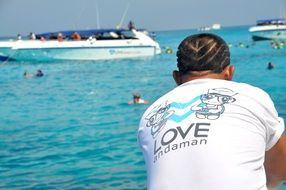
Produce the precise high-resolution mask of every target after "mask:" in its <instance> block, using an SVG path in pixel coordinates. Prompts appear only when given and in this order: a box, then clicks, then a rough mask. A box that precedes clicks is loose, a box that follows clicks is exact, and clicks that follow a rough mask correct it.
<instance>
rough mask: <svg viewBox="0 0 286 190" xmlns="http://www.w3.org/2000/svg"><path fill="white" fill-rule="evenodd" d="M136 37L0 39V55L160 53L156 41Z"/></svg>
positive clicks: (88, 56)
mask: <svg viewBox="0 0 286 190" xmlns="http://www.w3.org/2000/svg"><path fill="white" fill-rule="evenodd" d="M135 34H136V35H137V37H138V39H119V40H118V39H117V40H96V39H89V40H82V41H72V40H70V41H62V42H61V41H57V40H48V41H40V40H19V41H6V42H0V56H2V57H9V58H10V59H13V60H18V61H57V60H109V59H123V58H136V57H149V56H154V55H156V54H159V53H161V49H160V46H159V44H158V43H157V42H156V41H154V40H153V39H152V38H150V37H149V36H147V35H145V34H143V33H141V32H136V31H135Z"/></svg>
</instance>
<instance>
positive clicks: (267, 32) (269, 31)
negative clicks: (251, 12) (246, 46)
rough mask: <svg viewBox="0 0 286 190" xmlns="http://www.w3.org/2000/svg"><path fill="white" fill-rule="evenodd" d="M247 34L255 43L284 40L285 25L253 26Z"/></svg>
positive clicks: (285, 35)
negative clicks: (249, 34)
mask: <svg viewBox="0 0 286 190" xmlns="http://www.w3.org/2000/svg"><path fill="white" fill-rule="evenodd" d="M249 32H250V33H251V35H252V39H253V40H256V41H258V40H285V39H286V25H269V26H253V27H251V28H250V29H249Z"/></svg>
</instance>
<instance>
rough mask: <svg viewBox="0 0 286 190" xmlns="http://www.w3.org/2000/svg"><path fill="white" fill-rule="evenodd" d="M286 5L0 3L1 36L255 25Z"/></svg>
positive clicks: (89, 0)
mask: <svg viewBox="0 0 286 190" xmlns="http://www.w3.org/2000/svg"><path fill="white" fill-rule="evenodd" d="M285 1H286V0H77V1H76V0H0V36H16V35H17V34H18V33H19V34H22V35H25V34H27V35H28V34H29V33H30V32H35V33H41V32H54V31H60V30H79V29H94V28H115V27H116V26H118V25H121V26H122V27H126V26H127V23H128V22H129V20H132V21H133V22H134V23H135V25H136V27H137V28H145V29H147V30H149V31H165V30H180V29H195V28H199V27H202V26H210V25H212V24H214V23H219V24H221V25H222V27H228V26H242V25H252V24H255V22H256V20H259V19H268V18H278V17H282V16H285V15H286V14H283V12H284V13H286V11H285V10H286V9H285V8H286V2H285Z"/></svg>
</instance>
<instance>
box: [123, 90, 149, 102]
mask: <svg viewBox="0 0 286 190" xmlns="http://www.w3.org/2000/svg"><path fill="white" fill-rule="evenodd" d="M148 103H149V102H148V101H146V100H143V99H141V95H140V94H139V93H134V94H133V100H131V101H129V102H128V104H148Z"/></svg>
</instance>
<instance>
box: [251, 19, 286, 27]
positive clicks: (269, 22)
mask: <svg viewBox="0 0 286 190" xmlns="http://www.w3.org/2000/svg"><path fill="white" fill-rule="evenodd" d="M256 23H257V25H258V26H262V25H285V24H286V20H285V19H279V18H278V19H268V20H258V21H257V22H256Z"/></svg>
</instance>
